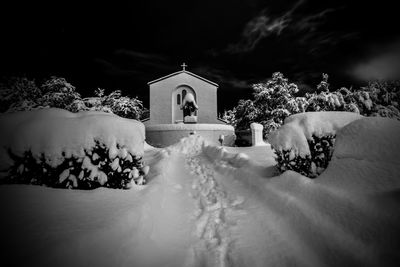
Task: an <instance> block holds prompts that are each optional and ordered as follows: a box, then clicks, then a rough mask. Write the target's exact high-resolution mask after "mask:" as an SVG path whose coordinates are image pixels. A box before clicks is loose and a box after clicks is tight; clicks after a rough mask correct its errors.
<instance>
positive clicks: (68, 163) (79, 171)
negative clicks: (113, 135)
mask: <svg viewBox="0 0 400 267" xmlns="http://www.w3.org/2000/svg"><path fill="white" fill-rule="evenodd" d="M117 147H118V145H117ZM84 153H85V157H84V158H83V159H82V157H75V156H72V157H69V158H67V157H65V158H64V161H63V162H62V163H61V164H59V165H57V166H56V167H54V166H52V165H51V164H49V163H48V162H47V160H46V157H45V156H44V155H42V156H41V157H39V158H35V157H34V156H33V155H32V152H31V151H25V152H24V153H23V156H22V157H20V156H17V155H15V154H12V152H10V157H11V158H12V159H13V160H14V164H13V165H12V167H11V168H10V169H9V172H8V176H7V177H6V178H4V179H2V180H1V182H2V183H23V184H35V185H46V186H51V187H62V188H78V189H94V188H97V187H100V186H104V187H110V188H120V189H127V188H129V187H130V186H131V185H132V183H135V184H136V185H143V184H145V183H146V180H145V178H144V176H145V175H146V174H147V171H148V170H147V167H146V168H145V166H144V164H143V160H142V157H141V156H135V155H132V154H130V153H129V152H126V153H127V154H126V156H125V157H122V156H116V157H115V158H114V159H111V158H110V157H109V149H108V148H107V147H106V146H105V145H104V144H102V143H100V142H99V141H97V140H96V141H95V146H94V147H93V148H92V149H85V152H84Z"/></svg>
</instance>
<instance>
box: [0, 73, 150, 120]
mask: <svg viewBox="0 0 400 267" xmlns="http://www.w3.org/2000/svg"><path fill="white" fill-rule="evenodd" d="M104 91H105V90H104V89H97V90H96V91H95V97H87V98H84V99H82V98H81V96H80V94H79V93H78V92H77V90H76V88H75V87H74V86H73V85H72V84H71V83H69V82H67V80H66V79H64V78H61V77H55V76H53V77H51V78H50V79H48V80H45V81H44V82H43V84H41V85H40V86H38V85H37V84H36V82H35V81H33V80H29V79H27V78H12V79H9V80H8V81H7V82H5V83H1V84H0V112H17V111H25V110H34V109H41V108H62V109H65V110H68V111H71V112H79V111H102V112H107V113H114V114H117V115H118V116H120V117H123V118H128V119H141V118H143V115H145V116H146V115H147V116H148V114H144V113H145V112H147V110H146V109H145V108H144V107H143V103H142V101H141V100H139V99H138V98H133V97H128V96H122V93H121V91H119V90H116V91H113V92H111V93H110V94H108V95H106V94H105V93H104Z"/></svg>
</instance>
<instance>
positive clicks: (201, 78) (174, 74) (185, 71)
mask: <svg viewBox="0 0 400 267" xmlns="http://www.w3.org/2000/svg"><path fill="white" fill-rule="evenodd" d="M181 73H186V74H189V75H191V76H193V77H195V78H197V79H200V80H203V81H205V82H206V83H209V84H211V85H214V86H216V87H219V85H218V84H216V83H215V82H212V81H210V80H207V79H206V78H203V77H201V76H199V75H197V74H194V73H193V72H190V71H187V70H181V71H177V72H174V73H171V74H168V75H166V76H163V77H161V78H158V79H155V80H153V81H150V82H148V83H147V84H148V85H150V84H153V83H156V82H159V81H162V80H165V79H168V78H170V77H173V76H176V75H178V74H181Z"/></svg>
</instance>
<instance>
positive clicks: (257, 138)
mask: <svg viewBox="0 0 400 267" xmlns="http://www.w3.org/2000/svg"><path fill="white" fill-rule="evenodd" d="M250 129H251V145H252V146H265V145H266V143H265V142H264V139H263V129H264V127H263V126H262V125H261V124H259V123H255V122H253V123H252V124H250Z"/></svg>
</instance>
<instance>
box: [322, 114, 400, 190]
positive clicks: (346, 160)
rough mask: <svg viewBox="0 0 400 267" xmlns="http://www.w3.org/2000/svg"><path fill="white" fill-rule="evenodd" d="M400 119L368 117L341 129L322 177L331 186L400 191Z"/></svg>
mask: <svg viewBox="0 0 400 267" xmlns="http://www.w3.org/2000/svg"><path fill="white" fill-rule="evenodd" d="M399 137H400V122H399V121H397V120H393V119H388V118H380V117H368V118H364V119H361V120H357V121H354V122H352V123H350V124H348V125H347V126H345V127H344V128H343V129H341V130H340V131H339V132H338V133H337V138H336V144H335V150H334V152H333V155H332V160H331V162H330V163H329V166H328V168H327V169H326V170H325V172H324V173H323V174H322V175H320V176H319V177H318V180H322V181H323V182H324V183H326V184H328V185H329V186H330V187H331V188H333V187H340V188H343V187H344V188H345V189H346V190H347V191H355V192H362V193H363V194H366V193H368V194H377V193H378V194H388V192H392V193H391V194H393V195H397V194H398V193H396V192H398V191H399V190H400V139H399Z"/></svg>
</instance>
